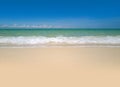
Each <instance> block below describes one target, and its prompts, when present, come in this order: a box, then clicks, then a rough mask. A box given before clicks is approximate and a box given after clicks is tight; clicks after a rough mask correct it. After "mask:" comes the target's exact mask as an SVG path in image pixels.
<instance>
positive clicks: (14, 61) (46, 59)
mask: <svg viewBox="0 0 120 87" xmlns="http://www.w3.org/2000/svg"><path fill="white" fill-rule="evenodd" d="M119 81H120V48H119V47H40V48H39V47H38V48H0V87H120V83H119Z"/></svg>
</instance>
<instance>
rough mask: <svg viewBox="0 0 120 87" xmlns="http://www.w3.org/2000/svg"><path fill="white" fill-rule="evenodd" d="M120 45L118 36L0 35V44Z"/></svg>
mask: <svg viewBox="0 0 120 87" xmlns="http://www.w3.org/2000/svg"><path fill="white" fill-rule="evenodd" d="M64 44H66V45H86V44H88V45H89V44H91V45H120V36H81V37H64V36H58V37H44V36H18V37H3V36H0V46H2V45H9V46H10V45H12V46H14V45H15V46H22V45H23V46H28V45H29V46H43V45H64Z"/></svg>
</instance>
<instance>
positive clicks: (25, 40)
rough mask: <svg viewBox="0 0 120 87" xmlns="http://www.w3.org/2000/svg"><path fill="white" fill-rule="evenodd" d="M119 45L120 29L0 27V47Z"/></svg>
mask: <svg viewBox="0 0 120 87" xmlns="http://www.w3.org/2000/svg"><path fill="white" fill-rule="evenodd" d="M52 46H55V47H56V46H57V47H61V46H65V47H68V46H71V47H96V46H97V47H120V29H79V28H59V29H58V28H51V29H49V28H47V29H46V28H40V29H36V28H35V29H34V28H30V29H28V28H27V29H26V28H21V29H17V28H13V29H12V28H10V29H6V28H5V29H4V28H2V29H0V47H52Z"/></svg>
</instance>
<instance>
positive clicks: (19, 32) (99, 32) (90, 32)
mask: <svg viewBox="0 0 120 87" xmlns="http://www.w3.org/2000/svg"><path fill="white" fill-rule="evenodd" d="M117 35H120V29H0V36H47V37H55V36H68V37H71V36H117Z"/></svg>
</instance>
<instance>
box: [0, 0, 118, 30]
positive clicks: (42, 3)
mask: <svg viewBox="0 0 120 87" xmlns="http://www.w3.org/2000/svg"><path fill="white" fill-rule="evenodd" d="M0 25H1V26H2V25H36V26H37V25H46V26H47V25H49V26H55V27H77V28H120V0H0Z"/></svg>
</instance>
